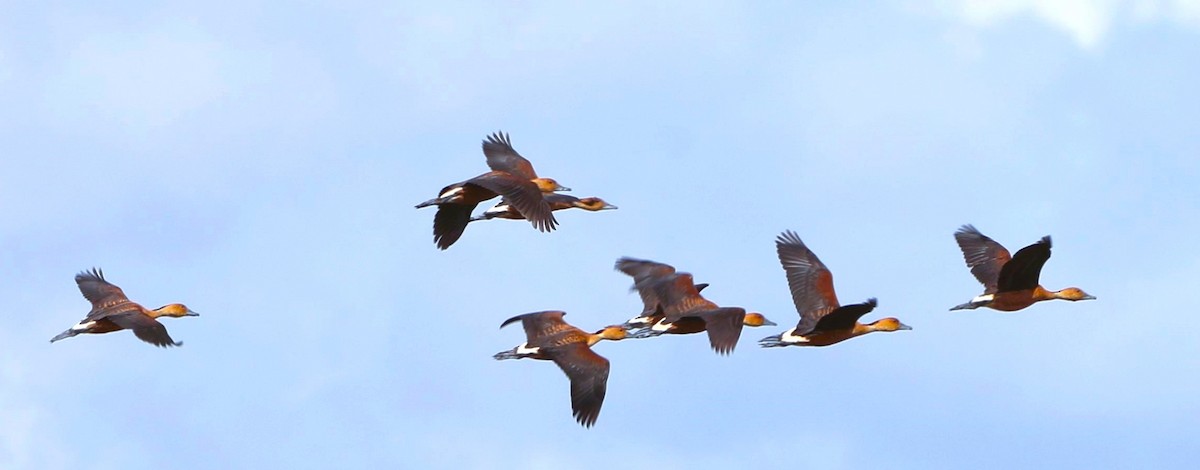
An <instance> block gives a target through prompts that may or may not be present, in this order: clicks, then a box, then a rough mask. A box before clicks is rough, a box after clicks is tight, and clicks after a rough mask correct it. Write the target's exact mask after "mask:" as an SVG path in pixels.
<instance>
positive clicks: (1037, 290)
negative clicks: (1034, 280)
mask: <svg viewBox="0 0 1200 470" xmlns="http://www.w3.org/2000/svg"><path fill="white" fill-rule="evenodd" d="M1059 292H1062V291H1049V290H1046V289H1045V288H1043V287H1042V286H1037V287H1034V288H1033V300H1034V301H1039V300H1051V299H1061V298H1062V296H1061V295H1060V294H1059Z"/></svg>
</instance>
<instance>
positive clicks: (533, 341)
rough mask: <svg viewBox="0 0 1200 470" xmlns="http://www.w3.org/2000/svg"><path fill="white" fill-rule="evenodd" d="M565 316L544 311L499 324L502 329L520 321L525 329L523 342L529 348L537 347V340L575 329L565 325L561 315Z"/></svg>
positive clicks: (526, 314) (563, 313)
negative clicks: (529, 346) (526, 343)
mask: <svg viewBox="0 0 1200 470" xmlns="http://www.w3.org/2000/svg"><path fill="white" fill-rule="evenodd" d="M566 314H567V313H566V312H563V311H561V310H546V311H543V312H533V313H525V314H521V315H517V316H515V317H512V318H509V319H508V320H504V323H501V324H500V328H504V327H505V326H508V324H510V323H514V322H517V321H520V322H521V326H523V327H525V341H526V342H528V343H529V344H530V345H531V346H532V345H537V344H538V340H540V339H545V338H548V337H551V336H554V335H556V334H558V333H560V332H563V331H565V330H570V329H574V328H575V327H573V326H571V325H569V324H567V322H566V320H563V315H566Z"/></svg>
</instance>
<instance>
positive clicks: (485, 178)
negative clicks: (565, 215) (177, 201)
mask: <svg viewBox="0 0 1200 470" xmlns="http://www.w3.org/2000/svg"><path fill="white" fill-rule="evenodd" d="M465 184H473V185H476V186H479V187H482V188H484V189H487V190H489V191H492V192H494V193H496V194H499V195H501V196H504V199H505V200H507V201H508V203H509V204H510V205H512V207H515V208H516V209H517V211H518V212H520V213H521V215H522V216H524V217H525V218H526V219H529V222H530V223H532V224H533V226H534V227H537V229H538V230H541V231H543V232H549V231H551V230H554V226H555V225H557V224H558V221H557V220H555V219H554V215H553V214H551V213H550V204H548V203H547V202H546V199H545V198H543V197H542V191H541V190H539V189H538V187H537V185H536V184H533V182H532V181H529V180H528V179H521V178H520V177H517V176H513V175H512V174H510V173H505V172H502V171H491V172H487V173H484V174H482V175H479V176H476V177H474V178H471V179H469V180H467V181H465Z"/></svg>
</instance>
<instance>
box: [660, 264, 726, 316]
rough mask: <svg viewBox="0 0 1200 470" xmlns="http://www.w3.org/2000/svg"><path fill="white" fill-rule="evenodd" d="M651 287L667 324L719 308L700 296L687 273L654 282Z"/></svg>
mask: <svg viewBox="0 0 1200 470" xmlns="http://www.w3.org/2000/svg"><path fill="white" fill-rule="evenodd" d="M652 287H653V289H654V294H655V295H656V296H658V299H659V303H660V305H661V306H662V309H663V313H664V314H665V315H666V317H667V318H666V321H667V322H668V323H670V322H674V321H677V320H678V319H680V318H683V317H687V316H692V315H693V314H694V313H696V312H703V311H708V310H716V309H718V308H720V307H719V306H717V304H715V303H713V302H712V301H710V300H708V299H706V298H704V296H702V295H700V290H699V289H697V288H696V284H695V281H694V279H693V278H692V275H691V274H688V273H678V274H675V275H673V276H670V277H668V278H665V279H661V280H658V281H655V282H654V284H653V286H652Z"/></svg>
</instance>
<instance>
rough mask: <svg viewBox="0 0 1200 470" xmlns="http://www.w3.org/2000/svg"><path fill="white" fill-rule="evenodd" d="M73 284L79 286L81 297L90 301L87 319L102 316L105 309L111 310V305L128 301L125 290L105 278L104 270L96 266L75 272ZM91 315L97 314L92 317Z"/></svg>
mask: <svg viewBox="0 0 1200 470" xmlns="http://www.w3.org/2000/svg"><path fill="white" fill-rule="evenodd" d="M75 284H77V285H78V286H79V292H81V293H83V297H84V298H85V299H87V300H88V302H91V303H92V311H91V313H89V314H88V320H96V319H98V318H99V317H102V316H103V314H105V313H106V311H109V310H112V309H113V307H116V306H118V305H121V304H124V303H130V302H129V298H128V297H125V292H124V291H122V290H121V288H120V287H117V286H116V285H114V284H111V283H109V282H108V281H107V280H105V279H104V271H102V270H100V269H98V268H92V269H91V270H90V271H82V272H80V273H79V274H76V275H75ZM93 315H99V316H98V317H97V318H92V316H93Z"/></svg>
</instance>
